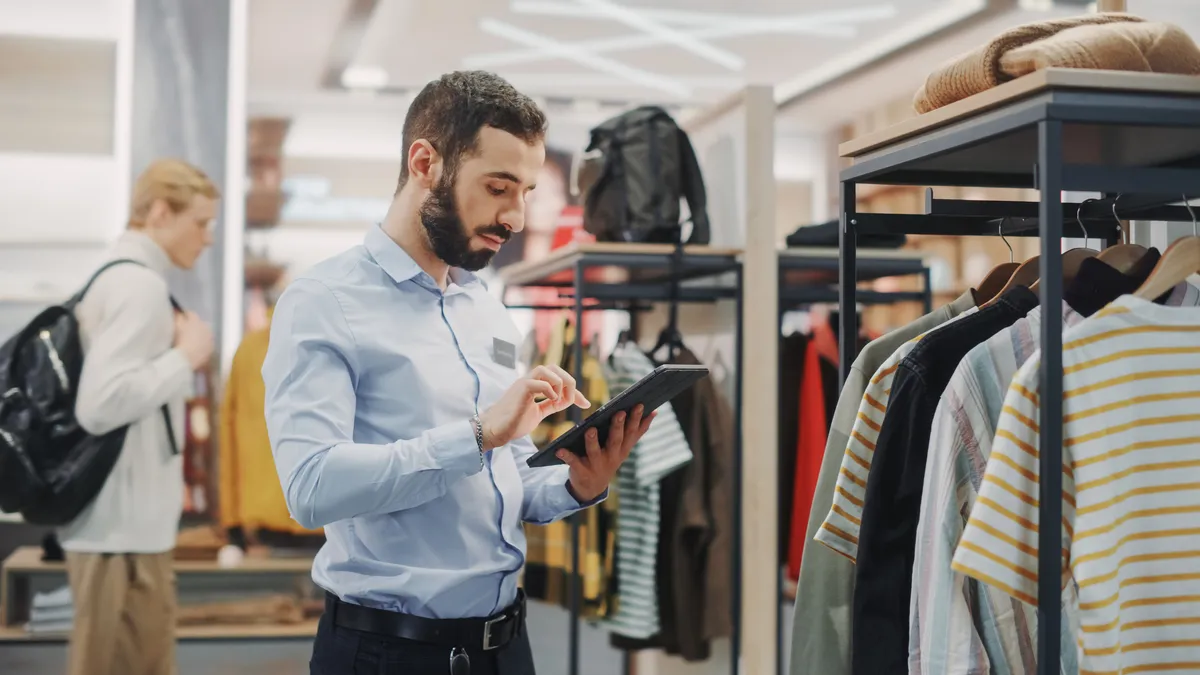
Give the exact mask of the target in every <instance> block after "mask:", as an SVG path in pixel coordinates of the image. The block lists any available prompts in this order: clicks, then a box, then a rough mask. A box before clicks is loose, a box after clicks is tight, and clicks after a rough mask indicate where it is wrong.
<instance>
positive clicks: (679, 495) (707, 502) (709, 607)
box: [657, 348, 734, 661]
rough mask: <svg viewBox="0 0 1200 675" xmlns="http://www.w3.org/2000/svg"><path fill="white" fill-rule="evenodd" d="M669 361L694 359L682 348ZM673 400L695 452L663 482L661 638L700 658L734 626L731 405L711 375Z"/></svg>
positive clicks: (672, 650)
mask: <svg viewBox="0 0 1200 675" xmlns="http://www.w3.org/2000/svg"><path fill="white" fill-rule="evenodd" d="M674 362H675V363H678V364H690V365H698V364H699V363H700V360H699V359H698V358H696V355H695V354H694V353H692V352H691V350H689V349H686V348H685V349H681V350H680V351H679V352H678V353H677V354H676V356H675V361H674ZM671 406H672V407H673V409H674V411H675V416H676V418H678V420H679V424H680V426H681V427H682V428H683V433H684V435H685V436H686V437H687V440H688V445H689V446H691V448H692V455H693V459H692V461H691V462H690V463H689V464H688V465H687V466H686V467H684V469H683V470H682V471H677V472H675V473H673V474H671V475H669V476H667V477H666V478H665V479H663V481H662V500H663V508H662V521H661V522H662V531H661V535H660V538H659V546H660V548H659V558H658V573H657V579H658V583H659V587H658V588H659V602H660V604H661V608H662V609H661V612H660V614H661V619H662V631H661V633H660V639H659V642H660V644H661V646H662V647H663V648H664V649H665V650H666V651H667V653H669V654H678V655H680V656H681V657H682V658H683V659H684V660H687V661H702V660H705V659H707V658H708V657H709V654H710V651H711V641H712V640H714V639H716V638H720V637H726V636H728V635H729V634H730V633H731V631H732V618H733V612H732V602H733V596H732V593H731V592H730V588H731V583H730V580H731V575H732V573H733V572H732V564H733V561H732V555H733V542H732V541H731V539H730V538H731V536H732V534H733V522H732V515H733V459H734V458H733V410H732V409H731V408H730V406H729V402H728V401H726V400H725V398H724V397H722V396H721V395H720V393H718V391H717V389H716V386H715V385H714V384H713V382H712V381H711V379H710V378H705V379H703V380H700V381H699V382H698V383H696V384H695V385H694V386H693V387H691V388H690V389H688V390H687V391H685V392H684V393H682V394H680V395H679V396H677V397H675V398H674V399H672V400H671Z"/></svg>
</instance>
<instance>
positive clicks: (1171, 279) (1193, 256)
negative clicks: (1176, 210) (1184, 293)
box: [1134, 195, 1200, 302]
mask: <svg viewBox="0 0 1200 675" xmlns="http://www.w3.org/2000/svg"><path fill="white" fill-rule="evenodd" d="M1183 205H1184V206H1186V207H1187V210H1188V213H1190V214H1191V215H1192V236H1190V237H1183V238H1182V239H1178V240H1176V241H1175V242H1173V243H1172V244H1171V245H1170V246H1168V247H1167V251H1166V253H1163V257H1162V259H1161V260H1159V261H1158V264H1157V265H1155V266H1154V269H1153V270H1151V271H1150V276H1148V277H1146V281H1144V282H1143V283H1142V285H1141V286H1140V287H1139V288H1138V289H1137V291H1136V292H1134V295H1135V296H1137V297H1139V298H1141V299H1143V300H1150V301H1152V302H1153V301H1154V300H1155V299H1156V298H1158V297H1160V296H1162V295H1163V294H1164V293H1167V292H1168V291H1170V290H1171V289H1172V288H1175V287H1176V286H1178V285H1179V284H1180V283H1182V282H1184V281H1186V280H1187V278H1188V277H1190V276H1191V275H1193V274H1195V273H1197V272H1200V236H1197V232H1196V230H1197V225H1196V213H1195V211H1192V206H1191V204H1188V198H1187V195H1184V196H1183Z"/></svg>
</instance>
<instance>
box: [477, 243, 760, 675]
mask: <svg viewBox="0 0 1200 675" xmlns="http://www.w3.org/2000/svg"><path fill="white" fill-rule="evenodd" d="M740 254H741V251H739V250H737V249H728V248H717V247H709V246H679V245H678V244H623V243H593V244H570V245H568V246H565V247H563V248H560V249H556V250H554V251H553V252H551V254H550V255H549V256H547V257H546V258H544V259H542V260H539V261H529V262H522V263H517V264H514V265H511V266H509V267H506V268H504V269H503V270H502V271H501V274H500V276H501V279H502V281H503V283H504V284H505V287H504V297H503V299H505V300H506V299H507V295H508V291H509V289H511V288H535V287H543V288H544V287H551V288H562V289H569V291H568V293H567V294H566V295H567V296H568V297H569V298H570V300H571V304H570V305H564V306H563V308H568V307H569V308H570V309H572V310H573V312H574V318H575V324H574V325H575V326H582V325H583V313H584V311H585V310H589V311H590V310H593V309H614V308H616V307H619V306H620V305H621V304H622V303H628V306H627V307H626V308H627V309H629V308H638V307H642V306H644V305H645V303H647V302H667V303H670V305H671V307H670V308H669V310H670V320H669V325H668V327H667V329H668V330H670V329H672V328H674V327H676V326H677V321H678V314H677V311H678V304H679V303H683V302H716V301H718V300H733V301H734V303H735V313H736V320H735V329H734V362H735V363H738V364H740V363H741V358H742V357H741V351H742V265H741V259H740ZM729 277H732V278H731V279H730V278H729ZM700 281H703V282H704V283H691V284H689V285H686V286H685V285H683V284H684V282H700ZM588 301H598V302H600V303H605V304H602V305H598V306H591V305H589V304H586V303H588ZM505 304H506V305H508V306H510V307H520V306H522V305H520V304H512V305H509V304H508V303H507V301H506V302H505ZM525 306H526V307H529V305H525ZM539 308H545V306H544V305H543V306H539ZM581 337H582V336H580V335H578V334H577V335H576V339H575V343H574V352H575V354H574V363H573V367H574V370H575V372H574V373H572V375H573V376H574V377H575V378H576V380H581V379H582V368H583V340H582V339H581ZM736 370H737V372H736V374H735V375H734V378H735V379H734V400H733V402H732V407H733V411H734V431H733V437H734V440H733V443H734V446H733V448H734V452H733V456H734V461H733V467H734V475H733V503H734V509H735V514H734V518H733V532H732V537H731V539H732V541H731V545H732V546H733V556H732V563H733V564H732V575H731V583H732V587H731V589H732V594H733V602H732V607H733V613H734V615H733V632H732V635H731V644H732V649H731V650H730V653H731V661H732V663H731V666H730V668H731V669H730V672H731V673H733V674H735V675H736V673H737V672H738V667H737V666H738V655H739V653H740V648H739V646H740V645H739V640H740V630H741V616H740V611H741V593H740V589H741V540H742V535H741V527H742V525H741V503H742V490H741V483H742V478H741V474H742V470H741V466H742V447H741V437H742V433H741V414H740V411H741V405H742V403H741V402H742V375H741V369H740V368H737V369H736ZM571 418H572V421H573V422H575V423H579V422H580V421H582V418H583V411H582V410H580V409H579V408H578V407H572V408H571ZM570 525H571V589H570V597H571V603H570V605H571V606H570V614H571V621H570V628H569V631H570V632H569V640H568V669H567V673H568V674H569V675H578V673H579V621H580V611H579V605H580V598H581V595H582V589H581V588H580V577H579V574H578V572H579V570H580V564H579V563H580V561H579V521H578V519H577V518H572V519H571V520H570Z"/></svg>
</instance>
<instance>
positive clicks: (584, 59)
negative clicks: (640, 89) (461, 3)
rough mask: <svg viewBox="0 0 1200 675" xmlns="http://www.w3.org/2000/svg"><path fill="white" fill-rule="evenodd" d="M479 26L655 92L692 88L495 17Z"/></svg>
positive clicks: (676, 92) (683, 94)
mask: <svg viewBox="0 0 1200 675" xmlns="http://www.w3.org/2000/svg"><path fill="white" fill-rule="evenodd" d="M479 29H480V30H482V31H483V32H485V33H488V34H491V35H495V36H496V37H500V38H504V39H505V40H510V41H512V42H516V43H518V44H523V45H525V46H526V47H532V48H534V49H537V50H539V51H540V52H543V53H546V54H550V55H552V56H555V57H558V58H561V59H566V60H568V61H573V62H575V63H578V64H579V65H581V66H584V67H587V68H592V69H595V70H599V71H601V72H605V73H608V74H610V75H616V76H617V77H623V78H625V79H626V80H629V81H630V82H634V83H636V84H640V85H642V86H644V87H648V88H650V89H654V90H656V91H664V92H668V93H671V94H674V95H676V96H679V97H684V98H686V97H689V96H691V95H692V91H691V89H690V88H689V87H686V86H684V85H683V84H681V83H680V82H678V81H677V80H673V79H671V78H669V77H664V76H662V75H656V74H654V73H651V72H649V71H645V70H642V69H640V68H634V67H632V66H627V65H625V64H624V63H621V62H619V61H614V60H612V59H610V58H607V57H605V56H601V55H599V54H595V53H592V52H588V51H585V50H582V49H580V48H579V47H577V46H575V45H570V44H567V43H565V42H559V41H558V40H555V39H553V38H549V37H546V36H544V35H539V34H537V33H533V32H530V31H527V30H524V29H522V28H518V27H516V26H513V25H511V24H507V23H504V22H503V21H497V20H496V19H480V21H479Z"/></svg>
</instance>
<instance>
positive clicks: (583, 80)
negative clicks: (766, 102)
mask: <svg viewBox="0 0 1200 675" xmlns="http://www.w3.org/2000/svg"><path fill="white" fill-rule="evenodd" d="M504 79H506V80H508V81H509V82H511V83H512V84H513V86H515V87H517V88H518V89H522V90H524V89H536V90H539V91H551V92H553V91H555V90H574V89H579V88H582V89H605V88H617V87H622V86H624V85H626V84H628V80H626V79H625V78H623V77H616V76H614V75H609V74H608V73H563V72H547V73H534V72H515V71H507V70H506V71H504ZM675 81H676V82H678V83H680V84H682V85H683V86H685V87H690V88H692V89H721V90H731V89H737V88H739V87H744V86H746V79H745V78H743V77H738V76H726V77H689V76H682V77H677V78H675Z"/></svg>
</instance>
